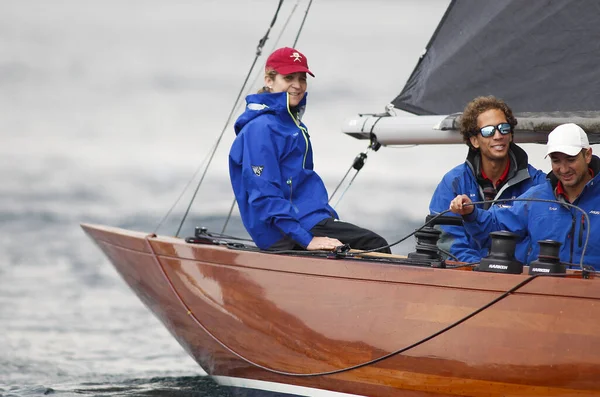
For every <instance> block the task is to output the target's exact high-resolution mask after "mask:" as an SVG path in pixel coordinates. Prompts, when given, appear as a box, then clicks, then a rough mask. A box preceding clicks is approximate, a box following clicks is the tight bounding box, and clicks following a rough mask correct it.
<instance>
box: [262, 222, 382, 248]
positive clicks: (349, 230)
mask: <svg viewBox="0 0 600 397" xmlns="http://www.w3.org/2000/svg"><path fill="white" fill-rule="evenodd" d="M310 233H311V234H312V235H313V236H315V237H331V238H336V239H338V240H340V241H341V242H342V243H343V244H348V245H350V248H353V249H358V250H371V249H375V248H381V247H385V246H387V245H388V242H387V241H386V240H385V239H384V238H383V237H381V236H380V235H378V234H377V233H375V232H372V231H370V230H368V229H364V228H362V227H359V226H356V225H354V224H352V223H348V222H342V221H338V220H335V219H334V218H326V219H323V220H322V221H321V222H319V223H317V224H316V225H315V226H314V227H313V228H312V229H310ZM294 249H299V250H302V249H304V247H302V246H300V245H298V244H297V243H296V242H295V241H294V240H292V239H291V238H289V237H285V238H283V239H281V240H279V241H278V242H276V243H275V244H273V245H272V246H271V247H269V250H273V251H287V250H294ZM378 251H379V252H385V253H386V254H391V253H392V251H391V249H390V248H389V247H386V248H382V249H380V250H378Z"/></svg>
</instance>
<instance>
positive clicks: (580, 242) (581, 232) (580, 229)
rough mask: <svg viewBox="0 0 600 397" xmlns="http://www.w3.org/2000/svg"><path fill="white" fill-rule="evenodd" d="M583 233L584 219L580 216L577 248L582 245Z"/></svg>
mask: <svg viewBox="0 0 600 397" xmlns="http://www.w3.org/2000/svg"><path fill="white" fill-rule="evenodd" d="M584 231H585V218H584V217H583V215H581V227H580V228H579V247H580V248H581V246H582V245H583V232H584Z"/></svg>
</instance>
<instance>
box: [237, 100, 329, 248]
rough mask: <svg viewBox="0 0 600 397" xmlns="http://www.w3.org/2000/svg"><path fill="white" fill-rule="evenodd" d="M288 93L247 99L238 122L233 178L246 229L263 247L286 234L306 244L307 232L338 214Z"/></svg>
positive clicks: (301, 104) (302, 103)
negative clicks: (329, 202)
mask: <svg viewBox="0 0 600 397" xmlns="http://www.w3.org/2000/svg"><path fill="white" fill-rule="evenodd" d="M306 96H307V95H305V96H304V98H303V99H302V101H301V102H300V104H299V105H298V108H297V109H298V110H300V112H298V113H296V112H295V111H294V110H292V109H290V108H289V106H288V103H289V102H288V97H287V93H285V92H282V93H262V94H253V95H248V96H247V97H246V110H245V112H244V113H243V114H242V115H241V116H240V117H239V118H238V119H237V121H236V122H235V125H234V129H235V132H236V134H237V137H236V138H235V140H234V142H233V144H232V146H231V149H230V152H229V176H230V179H231V185H232V187H233V191H234V194H235V198H236V200H237V202H238V206H239V209H240V214H241V217H242V221H243V223H244V226H245V227H246V230H247V231H248V233H249V234H250V236H251V237H252V239H253V240H254V242H255V243H256V245H257V246H258V247H259V248H261V249H267V248H269V247H270V246H272V245H273V244H275V243H276V242H278V241H279V240H281V239H282V238H283V237H284V236H288V237H290V238H291V239H293V240H294V241H296V242H297V243H298V244H299V245H302V246H304V247H306V246H308V244H309V243H310V241H311V240H312V238H313V236H312V234H310V232H309V230H310V229H312V228H313V227H314V226H315V225H316V224H317V223H319V222H320V221H322V220H323V219H325V218H330V217H334V218H336V219H337V218H338V215H337V213H336V212H335V210H334V209H333V208H332V207H331V206H329V204H328V203H327V201H328V195H327V190H326V189H325V184H324V183H323V180H322V179H321V178H320V177H319V175H318V174H317V173H316V172H315V171H314V170H313V154H312V147H311V144H310V139H309V135H308V131H307V129H306V126H305V125H304V124H303V123H302V122H301V121H300V114H299V113H301V111H303V109H304V107H305V105H306Z"/></svg>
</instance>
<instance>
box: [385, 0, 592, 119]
mask: <svg viewBox="0 0 600 397" xmlns="http://www.w3.org/2000/svg"><path fill="white" fill-rule="evenodd" d="M599 20H600V2H599V1H597V0H527V1H523V0H496V1H481V0H457V1H453V2H452V3H451V4H450V6H449V7H448V10H447V12H446V14H445V15H444V17H443V19H442V21H441V23H440V25H439V26H438V29H437V31H436V32H435V33H434V35H433V37H432V39H431V41H430V43H429V44H428V46H427V49H426V52H425V54H424V55H423V56H422V57H421V59H420V60H419V62H418V64H417V66H416V68H415V70H414V71H413V73H412V75H411V77H410V78H409V80H408V82H407V83H406V85H405V87H404V89H403V90H402V92H401V93H400V94H399V95H398V97H396V98H395V99H394V101H393V102H392V103H393V104H394V106H395V107H396V108H399V109H403V110H406V111H408V112H411V113H415V114H422V115H425V114H450V113H454V112H459V111H461V110H462V109H463V108H464V106H465V104H466V103H467V102H468V101H470V100H471V99H472V98H474V97H476V96H478V95H495V96H497V97H500V98H502V99H504V100H505V101H506V102H507V103H509V104H510V106H511V107H512V108H513V109H514V110H516V111H518V112H554V111H582V110H583V111H589V110H592V111H593V110H600V67H598V65H600V40H599V38H600V23H598V21H599Z"/></svg>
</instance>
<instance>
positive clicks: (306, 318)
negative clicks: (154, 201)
mask: <svg viewBox="0 0 600 397" xmlns="http://www.w3.org/2000/svg"><path fill="white" fill-rule="evenodd" d="M83 228H84V229H85V231H86V232H87V233H88V234H89V235H90V236H91V237H92V239H94V240H95V242H96V243H97V244H98V245H99V247H100V248H101V249H102V250H103V251H104V252H105V253H106V255H107V256H108V258H109V259H110V260H111V262H112V263H113V265H114V266H115V267H116V269H117V270H118V271H119V273H120V274H121V275H122V276H123V278H124V279H125V281H126V282H127V283H128V284H129V286H130V287H131V288H132V289H133V290H134V291H135V292H136V294H137V295H138V296H139V297H140V299H141V300H142V301H143V302H144V303H145V304H146V305H147V306H148V307H149V308H150V309H151V310H152V311H153V312H154V314H155V315H156V316H157V317H158V318H159V319H160V320H161V321H162V323H163V324H164V325H165V326H166V327H167V328H168V329H169V331H170V332H171V333H172V334H173V336H175V338H176V339H177V340H178V341H179V343H180V344H181V346H183V348H184V349H185V350H186V351H187V352H188V353H189V354H190V355H191V356H192V357H193V358H194V359H195V360H196V361H197V362H198V363H199V364H200V365H201V366H202V368H204V369H205V370H206V371H207V372H208V373H209V374H210V375H211V376H214V377H215V379H217V380H218V381H220V382H222V383H230V384H236V383H235V382H237V381H240V382H241V383H238V384H243V383H244V382H243V380H257V381H261V382H260V383H256V384H258V385H262V386H265V387H266V386H267V385H280V384H285V385H294V386H296V389H295V390H297V391H298V393H297V394H303V395H316V394H311V393H312V392H310V390H316V389H319V390H329V391H337V392H342V393H349V394H353V395H365V396H397V395H403V396H431V395H453V396H595V395H598V396H600V281H599V280H598V279H588V280H584V279H577V278H549V277H538V278H536V279H534V280H532V281H531V282H529V283H527V284H525V285H524V286H523V287H521V288H520V289H518V290H516V291H515V292H514V293H513V294H510V295H508V296H506V297H505V298H504V299H501V300H500V301H498V302H497V303H495V304H493V305H491V306H490V307H489V308H487V309H485V310H483V311H482V312H480V313H479V314H477V315H475V316H473V317H472V318H470V319H468V320H466V321H465V322H463V323H461V324H460V325H458V326H456V327H454V328H452V329H450V330H448V331H447V332H444V333H442V334H440V335H438V336H436V337H434V338H432V339H431V340H428V341H426V342H424V343H422V344H420V345H418V346H416V347H414V348H411V349H409V350H407V351H405V352H403V353H401V354H396V355H393V356H391V357H389V358H386V359H384V360H381V361H378V362H376V363H374V364H371V365H367V366H364V367H360V368H357V369H353V370H349V371H343V372H340V373H336V374H333V375H323V376H296V375H292V374H313V373H319V372H328V371H333V370H337V369H342V368H346V367H351V366H355V365H358V364H361V363H364V362H367V361H370V360H373V359H377V358H379V357H382V356H385V355H387V354H389V353H391V352H394V351H397V350H399V349H401V348H404V347H406V346H410V345H411V344H414V343H415V342H418V341H420V340H422V339H423V338H426V337H428V336H430V335H432V334H434V333H436V332H438V331H439V330H442V329H444V328H445V327H447V326H448V325H450V324H452V323H454V322H456V321H458V320H460V319H461V318H463V317H465V316H467V315H468V314H470V313H472V312H474V311H475V310H477V309H479V308H480V307H482V306H485V305H486V304H487V303H489V302H491V301H493V300H494V299H496V298H498V297H499V296H501V295H502V294H503V293H504V292H505V291H508V290H510V289H511V288H513V287H515V286H516V285H518V284H519V283H521V282H523V281H524V280H526V279H527V278H528V276H527V275H504V274H490V273H480V272H468V271H459V270H449V269H433V268H420V267H414V266H404V265H393V264H382V263H374V262H368V261H358V260H338V259H319V258H303V257H288V256H277V255H272V254H263V253H257V252H247V251H238V250H230V249H228V248H225V247H218V246H210V245H192V244H187V243H185V242H184V241H183V240H181V239H175V238H169V237H150V236H147V235H145V234H143V233H136V232H130V231H126V230H122V229H115V228H108V227H102V226H92V225H83ZM261 367H262V368H261ZM271 370H274V371H275V372H274V371H271ZM276 372H285V373H288V374H280V373H276ZM253 387H260V386H253ZM302 387H307V388H312V389H305V388H302ZM307 390H309V391H307ZM400 390H401V391H402V393H400Z"/></svg>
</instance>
